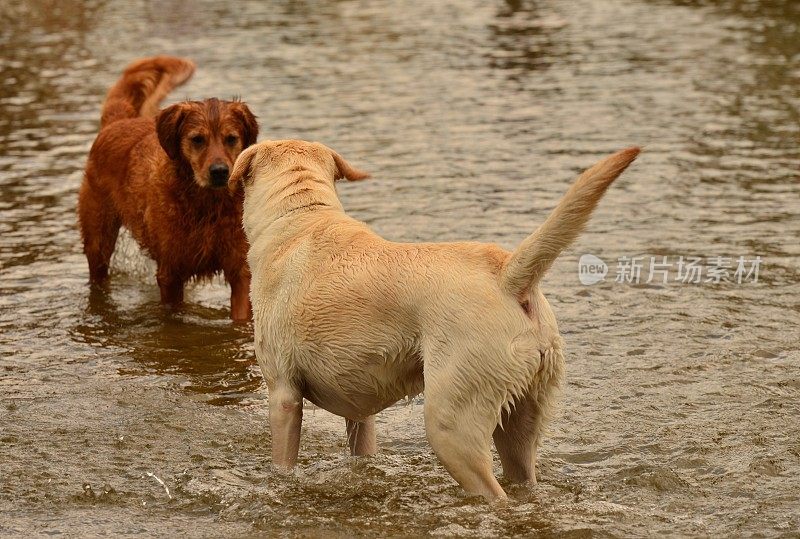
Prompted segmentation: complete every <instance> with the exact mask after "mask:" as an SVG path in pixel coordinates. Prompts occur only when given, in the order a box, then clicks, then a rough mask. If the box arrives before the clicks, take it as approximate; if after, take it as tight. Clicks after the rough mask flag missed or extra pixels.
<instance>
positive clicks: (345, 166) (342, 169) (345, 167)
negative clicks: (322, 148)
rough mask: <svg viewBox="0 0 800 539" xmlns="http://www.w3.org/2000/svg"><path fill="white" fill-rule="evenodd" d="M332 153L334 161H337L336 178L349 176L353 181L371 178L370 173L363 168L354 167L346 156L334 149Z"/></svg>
mask: <svg viewBox="0 0 800 539" xmlns="http://www.w3.org/2000/svg"><path fill="white" fill-rule="evenodd" d="M331 155H332V156H333V162H334V163H336V176H334V178H333V179H334V180H341V179H342V178H347V179H348V180H350V181H351V182H352V181H356V180H366V179H367V178H369V174H367V173H366V172H364V171H363V170H358V169H357V168H355V167H353V166H352V165H351V164H350V163H348V162H347V161H345V159H344V157H342V156H341V155H339V154H338V153H336V152H334V151H333V150H331Z"/></svg>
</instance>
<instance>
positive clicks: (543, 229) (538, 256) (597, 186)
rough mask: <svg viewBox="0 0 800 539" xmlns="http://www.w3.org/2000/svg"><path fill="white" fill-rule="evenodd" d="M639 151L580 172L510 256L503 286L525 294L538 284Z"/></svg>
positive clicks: (632, 150)
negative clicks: (533, 230) (543, 220)
mask: <svg viewBox="0 0 800 539" xmlns="http://www.w3.org/2000/svg"><path fill="white" fill-rule="evenodd" d="M637 155H639V148H637V147H632V148H627V149H625V150H622V151H619V152H617V153H615V154H614V155H612V156H610V157H607V158H605V159H603V160H602V161H600V162H599V163H597V164H596V165H594V166H593V167H592V168H590V169H589V170H587V171H585V172H584V173H583V174H581V175H580V176H579V177H578V179H577V180H576V181H575V183H574V184H572V187H570V188H569V191H567V194H566V195H564V197H563V198H562V199H561V201H560V202H559V203H558V206H556V208H555V209H554V210H553V211H552V212H551V213H550V215H549V216H548V217H547V220H545V222H544V223H542V225H541V226H540V227H539V228H537V229H536V232H534V233H533V234H531V235H530V236H528V237H527V238H525V240H523V242H522V244H520V246H519V247H518V248H517V250H516V251H514V253H513V254H512V255H511V258H509V259H508V262H506V264H505V266H504V267H503V269H502V271H501V273H500V287H501V288H502V289H503V290H505V291H506V292H508V293H509V294H511V295H513V296H514V297H516V298H523V297H524V296H525V295H526V294H527V293H528V291H529V290H530V289H531V288H533V287H534V286H536V284H538V282H539V280H540V279H541V278H542V277H543V276H544V274H545V273H546V272H547V270H548V269H549V268H550V266H551V265H552V264H553V262H554V261H555V260H556V258H558V255H559V254H561V251H563V250H564V249H566V248H567V247H569V245H570V244H571V243H572V242H573V241H574V240H575V238H577V237H578V234H580V233H581V231H582V230H583V228H584V227H585V226H586V223H587V222H588V221H589V217H590V216H591V215H592V211H593V210H594V208H595V206H597V203H598V202H599V201H600V198H601V197H602V196H603V193H605V191H606V188H608V186H609V185H611V182H613V181H614V180H615V179H617V177H618V176H619V175H620V174H622V171H624V170H625V169H626V168H628V165H630V164H631V163H632V162H633V160H634V159H636V156H637Z"/></svg>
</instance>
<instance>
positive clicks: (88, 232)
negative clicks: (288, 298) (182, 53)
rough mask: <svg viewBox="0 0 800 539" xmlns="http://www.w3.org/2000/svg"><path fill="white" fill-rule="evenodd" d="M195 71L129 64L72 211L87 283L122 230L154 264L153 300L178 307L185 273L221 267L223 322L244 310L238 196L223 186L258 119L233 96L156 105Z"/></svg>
mask: <svg viewBox="0 0 800 539" xmlns="http://www.w3.org/2000/svg"><path fill="white" fill-rule="evenodd" d="M192 73H194V64H193V63H192V62H191V61H189V60H186V59H182V58H174V57H170V56H156V57H153V58H145V59H143V60H139V61H138V62H134V63H133V64H131V65H130V66H128V68H127V69H126V70H125V72H124V73H123V75H122V78H121V79H120V80H119V81H118V82H117V83H116V85H114V86H113V87H112V88H111V90H110V91H109V93H108V96H107V98H106V102H105V104H104V106H103V115H102V120H101V124H100V134H99V135H98V136H97V139H96V140H95V142H94V145H93V146H92V149H91V152H90V153H89V160H88V163H87V164H86V175H85V178H84V180H83V184H82V185H81V190H80V198H79V202H78V216H79V221H80V227H81V235H82V237H83V248H84V252H85V253H86V258H87V259H88V262H89V275H90V280H91V282H92V283H93V284H100V283H103V282H104V281H105V280H106V278H107V277H108V267H109V261H110V259H111V255H112V253H113V252H114V246H115V244H116V241H117V234H118V232H119V228H120V226H122V225H124V226H125V227H126V228H128V229H129V230H130V232H131V234H132V235H133V237H134V238H135V239H136V241H137V242H138V243H139V245H140V246H141V247H142V248H143V249H144V250H145V251H147V253H148V254H149V255H150V256H151V257H152V258H153V259H155V261H156V263H157V265H158V271H157V274H156V278H157V281H158V286H159V287H160V289H161V301H162V302H164V303H167V304H171V305H179V304H180V303H181V302H182V301H183V287H184V285H185V284H186V282H187V281H189V280H190V279H192V278H205V277H211V276H212V275H214V274H216V273H218V272H219V271H222V272H223V274H224V276H225V279H226V280H227V281H228V282H229V283H230V285H231V318H233V319H234V320H247V319H249V318H250V315H251V307H250V298H249V295H248V293H249V287H250V270H249V269H248V267H247V259H246V255H247V241H246V239H245V236H244V232H243V230H242V198H243V197H242V194H241V192H239V193H238V194H231V193H229V192H228V190H227V189H226V186H227V182H228V173H229V170H230V168H231V167H232V166H233V163H234V161H235V160H236V157H237V156H238V155H239V153H240V152H241V151H242V150H243V149H245V148H246V147H248V146H250V145H251V144H253V143H254V142H255V141H256V137H257V135H258V124H257V123H256V119H255V117H254V116H253V114H252V113H251V112H250V110H249V109H248V108H247V106H246V105H245V104H244V103H240V102H238V101H220V100H218V99H207V100H205V101H187V102H183V103H178V104H176V105H173V106H171V107H168V108H166V109H164V110H163V111H160V112H159V110H158V105H159V103H160V101H161V100H162V99H163V98H164V97H165V96H166V95H167V94H168V93H169V92H170V91H171V90H172V89H173V88H175V87H177V86H180V85H181V84H183V83H184V82H186V81H187V80H188V79H189V77H191V76H192Z"/></svg>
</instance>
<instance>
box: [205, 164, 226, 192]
mask: <svg viewBox="0 0 800 539" xmlns="http://www.w3.org/2000/svg"><path fill="white" fill-rule="evenodd" d="M228 173H229V170H228V165H226V164H225V163H214V164H213V165H211V167H210V168H209V169H208V175H209V177H210V179H211V186H212V187H225V186H226V185H228Z"/></svg>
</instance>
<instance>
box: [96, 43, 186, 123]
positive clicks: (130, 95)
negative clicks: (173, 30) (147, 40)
mask: <svg viewBox="0 0 800 539" xmlns="http://www.w3.org/2000/svg"><path fill="white" fill-rule="evenodd" d="M194 69H195V65H194V62H192V61H191V60H188V59H186V58H178V57H176V56H152V57H150V58H142V59H141V60H137V61H135V62H133V63H132V64H130V65H129V66H128V67H127V68H125V71H124V72H123V73H122V77H120V79H119V80H118V81H117V83H116V84H115V85H114V86H112V87H111V89H110V90H109V91H108V95H107V96H106V101H105V103H104V104H103V115H102V116H101V119H100V128H101V129H102V128H103V127H105V126H107V125H108V124H110V123H112V122H115V121H117V120H124V119H127V118H138V117H151V116H155V115H156V114H158V108H159V104H160V103H161V100H162V99H164V98H165V97H166V96H167V94H169V93H170V92H171V91H172V90H173V89H175V88H177V87H178V86H180V85H181V84H183V83H184V82H186V81H187V80H189V78H190V77H191V76H192V74H193V73H194Z"/></svg>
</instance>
